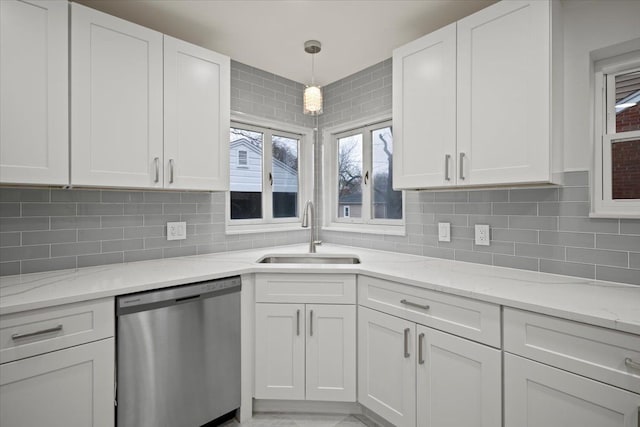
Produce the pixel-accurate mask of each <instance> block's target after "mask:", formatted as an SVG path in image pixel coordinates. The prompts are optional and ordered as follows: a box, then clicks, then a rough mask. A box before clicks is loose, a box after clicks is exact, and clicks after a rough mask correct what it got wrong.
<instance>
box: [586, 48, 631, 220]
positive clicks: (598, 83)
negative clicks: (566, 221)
mask: <svg viewBox="0 0 640 427" xmlns="http://www.w3.org/2000/svg"><path fill="white" fill-rule="evenodd" d="M594 68H595V71H596V72H595V82H594V83H595V84H594V89H595V101H594V156H593V158H594V165H593V171H594V173H593V177H592V186H591V188H592V194H591V196H592V197H591V200H592V202H591V212H590V213H589V216H590V217H591V218H640V201H639V200H635V199H634V200H613V199H612V198H611V173H610V170H611V158H610V156H611V149H610V144H611V142H612V141H620V140H625V139H637V138H640V131H631V132H620V133H615V130H616V128H615V112H614V111H608V110H609V108H608V107H609V105H610V104H611V99H609V100H607V79H613V78H614V77H613V76H615V74H617V73H621V72H626V71H631V70H632V69H635V68H640V52H632V53H630V54H626V55H621V56H619V57H615V58H611V59H607V60H602V61H599V62H597V63H596V64H595V67H594ZM609 96H612V95H611V94H609ZM611 117H613V119H614V120H607V118H611Z"/></svg>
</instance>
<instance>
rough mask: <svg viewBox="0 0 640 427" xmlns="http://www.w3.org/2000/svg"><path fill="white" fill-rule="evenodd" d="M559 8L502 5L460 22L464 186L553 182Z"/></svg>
mask: <svg viewBox="0 0 640 427" xmlns="http://www.w3.org/2000/svg"><path fill="white" fill-rule="evenodd" d="M551 6H552V4H551V3H550V2H548V1H539V0H535V1H502V2H500V3H497V4H495V5H493V6H491V7H489V8H486V9H484V10H481V11H479V12H477V13H475V14H473V15H471V16H469V17H467V18H464V19H462V20H460V21H458V167H459V168H460V171H459V174H458V184H471V185H485V184H505V183H531V182H550V181H553V177H552V172H553V171H552V165H551V164H550V159H551V149H552V135H551V130H552V129H551V126H552V123H551V117H552V116H551V109H552V98H551V96H552V94H551V89H552V88H551V65H552V63H551V59H552V58H551V55H552V49H551V47H552V46H551V42H552V40H551V36H552V31H551V23H552V21H551ZM554 65H557V64H554Z"/></svg>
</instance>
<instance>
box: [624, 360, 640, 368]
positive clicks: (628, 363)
mask: <svg viewBox="0 0 640 427" xmlns="http://www.w3.org/2000/svg"><path fill="white" fill-rule="evenodd" d="M624 364H625V366H626V367H627V368H631V369H637V370H639V371H640V363H638V362H634V361H633V360H632V359H631V358H630V357H627V358H626V359H624Z"/></svg>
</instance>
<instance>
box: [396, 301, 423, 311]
mask: <svg viewBox="0 0 640 427" xmlns="http://www.w3.org/2000/svg"><path fill="white" fill-rule="evenodd" d="M400 304H404V305H408V306H410V307H417V308H421V309H423V310H429V306H428V305H426V304H418V303H417V302H411V301H407V300H406V299H402V300H400Z"/></svg>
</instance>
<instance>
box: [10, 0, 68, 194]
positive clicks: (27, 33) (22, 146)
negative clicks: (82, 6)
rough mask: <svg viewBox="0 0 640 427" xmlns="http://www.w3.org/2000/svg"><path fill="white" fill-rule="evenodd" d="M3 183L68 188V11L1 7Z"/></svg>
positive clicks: (44, 5)
mask: <svg viewBox="0 0 640 427" xmlns="http://www.w3.org/2000/svg"><path fill="white" fill-rule="evenodd" d="M0 19H1V24H0V40H1V47H0V92H1V93H2V96H1V97H0V102H1V104H0V183H3V184H6V183H15V184H49V185H66V184H68V183H69V127H68V125H69V120H68V111H69V110H68V105H69V100H68V95H69V92H68V76H69V72H68V34H69V31H68V5H67V2H65V1H31V0H29V1H13V0H6V1H5V0H3V1H0Z"/></svg>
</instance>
